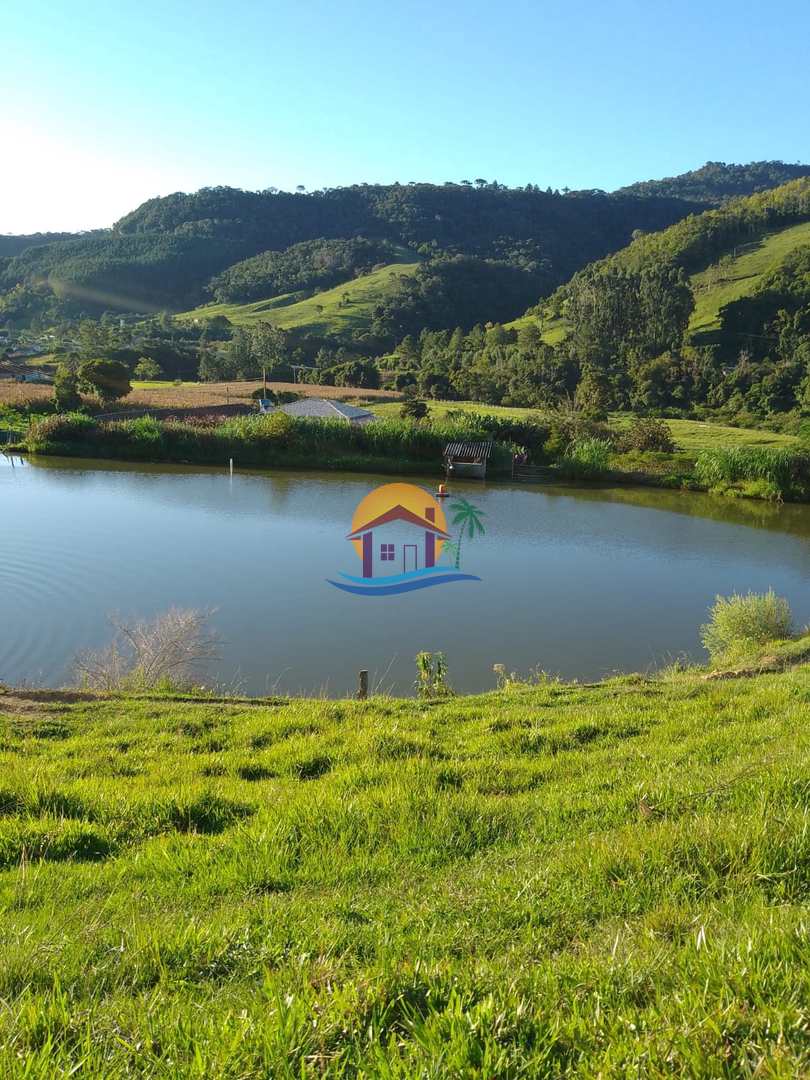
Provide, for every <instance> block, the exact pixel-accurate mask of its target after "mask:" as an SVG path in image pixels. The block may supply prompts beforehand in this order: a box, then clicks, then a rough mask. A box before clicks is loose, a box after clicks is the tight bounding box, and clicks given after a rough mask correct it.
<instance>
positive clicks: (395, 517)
mask: <svg viewBox="0 0 810 1080" xmlns="http://www.w3.org/2000/svg"><path fill="white" fill-rule="evenodd" d="M389 521H407V522H409V524H411V525H418V526H419V528H420V529H425V530H426V531H427V532H432V533H435V534H436V536H438V537H440V538H441V539H443V540H449V539H450V534H449V533H446V532H445V531H444V529H440V528H439V527H438V525H437V524H436V523H435V521H428V519H427V518H424V517H420V516H419V514H415V513H414V512H413V510H406V509H405V507H404V506H401V505H400V504H399V503H397V505H396V506H393V507H392V508H391V509H390V510H386V511H385V513H384V514H380V515H379V517H375V518H374V519H373V520H372V521H367V522H366V524H365V525H361V526H360V528H359V529H355V530H354V531H353V532H350V533H349V535H348V536H347V537H346V539H347V540H359V539H360V537H361V535H362V534H363V533H365V532H368V531H369V530H370V529H376V528H377V526H378V525H385V524H387V523H388V522H389Z"/></svg>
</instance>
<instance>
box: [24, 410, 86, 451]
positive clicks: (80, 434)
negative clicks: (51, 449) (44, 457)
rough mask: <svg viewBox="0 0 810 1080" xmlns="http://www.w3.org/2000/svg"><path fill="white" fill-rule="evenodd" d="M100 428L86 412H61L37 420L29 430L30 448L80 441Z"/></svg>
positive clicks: (35, 448)
mask: <svg viewBox="0 0 810 1080" xmlns="http://www.w3.org/2000/svg"><path fill="white" fill-rule="evenodd" d="M97 428H98V424H97V423H96V421H95V420H94V419H93V418H92V417H90V416H85V415H84V413H76V412H73V413H60V414H58V415H56V416H46V417H45V418H44V419H42V420H35V421H34V423H33V424H31V427H30V428H29V430H28V438H27V444H28V447H29V449H31V450H34V451H36V450H38V449H43V448H44V447H45V446H46V445H47V444H49V443H70V442H79V441H81V440H82V439H84V438H86V437H87V436H88V435H89V434H90V433H91V432H93V431H95V430H96V429H97Z"/></svg>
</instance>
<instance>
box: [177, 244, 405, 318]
mask: <svg viewBox="0 0 810 1080" xmlns="http://www.w3.org/2000/svg"><path fill="white" fill-rule="evenodd" d="M418 266H419V263H418V262H402V263H391V264H390V265H388V266H384V267H382V268H381V269H380V270H374V271H372V272H371V273H370V274H364V275H363V276H362V277H359V278H355V279H354V280H352V281H347V282H344V283H343V284H342V285H337V286H335V288H333V289H326V290H325V291H324V292H321V293H316V294H315V295H314V296H306V295H303V296H302V294H301V293H289V294H287V295H286V296H275V297H273V298H272V299H271V300H256V301H254V302H253V303H250V304H208V305H206V306H205V307H200V308H195V309H194V310H193V311H186V312H184V313H183V314H181V315H178V316H177V318H178V319H181V320H183V319H192V320H205V319H212V318H214V317H215V316H217V315H224V316H225V317H226V318H227V319H228V320H230V322H232V323H233V324H234V325H236V326H251V325H253V324H255V323H259V322H269V323H272V324H273V326H277V327H279V328H280V329H282V330H300V331H306V332H307V333H308V334H313V335H323V336H329V337H340V336H341V334H343V333H346V332H348V331H353V330H357V329H361V328H368V327H369V326H370V325H371V317H372V314H373V311H374V307H375V305H376V304H378V303H379V302H380V300H381V299H383V298H384V297H385V296H388V295H389V294H390V293H391V292H393V289H394V287H395V285H396V283H397V282H398V281H399V280H400V279H401V278H403V277H406V276H407V275H409V274H412V273H413V272H414V271H415V270H416V268H417V267H418Z"/></svg>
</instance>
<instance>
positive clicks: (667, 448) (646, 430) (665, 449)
mask: <svg viewBox="0 0 810 1080" xmlns="http://www.w3.org/2000/svg"><path fill="white" fill-rule="evenodd" d="M619 446H620V448H621V449H622V450H643V451H655V452H657V453H661V454H674V453H675V440H674V439H673V438H672V432H671V430H670V427H669V424H668V423H667V422H666V420H655V419H653V418H652V417H642V416H639V417H637V418H636V419H635V420H634V421H633V422H632V424H631V425H630V427H629V428H628V429H627V430H626V431H623V432H622V433H621V435H620V436H619Z"/></svg>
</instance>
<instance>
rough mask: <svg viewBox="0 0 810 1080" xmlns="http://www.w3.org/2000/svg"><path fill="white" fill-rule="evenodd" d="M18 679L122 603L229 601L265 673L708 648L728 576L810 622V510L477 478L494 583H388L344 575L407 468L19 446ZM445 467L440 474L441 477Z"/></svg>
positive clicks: (226, 655) (591, 667)
mask: <svg viewBox="0 0 810 1080" xmlns="http://www.w3.org/2000/svg"><path fill="white" fill-rule="evenodd" d="M0 465H3V469H2V472H0V615H1V616H3V624H2V625H3V630H2V638H0V681H3V680H8V681H20V680H23V679H27V680H30V681H32V682H40V683H46V684H58V683H60V682H63V681H65V679H66V678H68V675H69V668H70V661H71V657H72V655H73V654H74V653H75V652H76V650H78V649H79V648H83V647H92V646H95V645H99V644H101V643H103V642H104V641H105V639H106V637H107V635H108V628H107V626H106V621H105V620H106V616H107V615H108V614H109V613H110V612H121V613H124V614H130V613H132V614H137V615H151V614H154V613H156V612H159V611H163V610H165V609H167V608H168V607H170V606H172V605H180V606H190V607H202V608H215V609H217V614H216V616H215V623H216V627H217V629H218V630H219V632H220V633H221V635H222V636H223V638H224V642H225V644H224V649H223V659H222V662H221V664H220V665H219V669H218V671H217V672H216V675H217V677H218V678H219V679H220V680H222V681H224V682H229V683H230V682H232V681H233V680H234V679H238V680H239V681H240V685H241V686H242V687H243V688H244V689H245V690H247V691H249V692H254V693H258V692H264V691H265V690H267V689H268V688H271V687H273V686H275V685H278V686H279V687H280V688H282V689H285V690H290V691H297V690H302V689H303V690H309V691H311V690H318V689H322V690H324V692H327V693H332V694H342V693H346V692H348V691H350V690H351V689H352V688H353V686H354V684H355V678H356V672H357V670H358V669H359V668H361V667H364V668H369V669H370V670H371V671H372V672H376V673H377V674H378V677H379V678H383V673H385V672H387V674H385V676H384V686H385V687H386V688H388V689H397V690H409V689H410V686H411V683H412V680H413V657H414V655H415V653H416V652H417V651H419V650H420V649H431V650H436V649H443V650H444V651H445V652H446V653H447V655H448V660H449V663H450V671H451V676H452V679H453V681H454V683H455V685H456V686H457V687H458V688H459V689H461V690H478V689H484V688H487V687H489V686H491V685H492V684H493V675H492V665H493V663H496V662H501V663H505V664H507V666H508V667H509V668H510V669H515V670H522V671H526V670H528V669H529V668H530V667H533V666H536V665H539V666H540V667H542V668H543V669H545V670H548V671H553V672H559V673H561V674H563V675H564V676H566V677H580V678H593V677H598V676H600V675H602V674H604V673H606V672H609V671H613V670H627V669H636V670H638V669H646V668H648V667H650V666H652V665H656V664H658V663H660V662H661V661H662V660H664V659H666V658H667V657H668V656H671V655H673V654H678V653H682V652H685V653H689V654H691V655H694V656H697V655H700V650H699V644H698V635H697V628H698V626H699V624H700V622H701V621H703V620H704V618H705V614H706V610H707V607H708V605H709V604H710V603H711V601H712V599H713V597H714V595H715V594H716V593H728V592H731V591H733V590H735V589H737V590H743V591H744V590H747V589H756V590H760V589H766V588H768V587H771V586H772V587H773V588H775V589H776V590H777V591H778V592H780V593H782V594H784V595H786V596H788V597H789V598H790V600H791V603H792V604H793V607H794V611H795V613H796V615H797V619H798V620H799V621H807V620H810V595H809V594H808V589H807V582H808V574H810V508H808V507H805V506H781V507H780V506H772V505H769V504H763V503H752V502H743V501H733V500H718V499H712V498H710V497H708V496H701V495H694V494H687V493H681V492H670V491H661V490H656V489H649V490H648V489H624V488H621V489H616V488H614V489H585V490H583V489H568V488H562V487H549V488H534V487H528V486H516V487H513V486H510V485H502V484H494V483H493V484H489V485H481V484H477V483H474V482H470V483H456V484H454V485H453V489H454V492H455V493H459V494H464V495H465V496H466V497H468V498H469V499H471V500H473V501H474V502H475V503H476V504H477V505H478V506H480V507H481V508H482V509H483V510H484V512H485V514H486V519H485V520H486V522H487V533H486V535H485V536H484V537H483V538H480V539H476V540H475V541H474V542H472V543H471V544H469V545H468V546H467V547H466V550H465V556H464V565H465V569H468V570H470V571H471V572H473V573H475V574H478V575H480V576H481V578H482V580H481V582H470V583H457V584H453V585H448V586H446V587H442V588H439V589H433V590H426V591H425V593H410V594H407V595H404V596H393V597H389V598H386V599H381V598H363V597H356V596H350V595H347V594H344V593H340V592H338V591H337V590H335V589H333V588H331V587H330V586H328V585H327V584H326V579H327V578H330V577H334V576H335V574H336V573H339V572H340V571H342V570H343V571H347V572H351V573H354V572H357V569H358V568H357V557H356V555H355V553H354V550H353V548H352V546H351V545H350V544H348V543H347V542H346V540H345V536H346V533H347V531H348V526H349V523H350V521H351V516H352V512H353V510H354V506H355V505H356V503H357V502H358V501H359V500H360V499H361V498H362V497H363V496H364V495H365V494H366V493H367V492H368V491H369V490H370V489H371V488H372V487H374V486H376V485H377V484H379V483H385V482H387V480H388V479H390V478H386V477H379V476H370V475H369V476H364V475H356V474H351V475H349V474H340V473H315V472H307V473H293V472H283V473H282V472H279V473H273V474H270V473H251V472H245V473H243V472H237V473H236V475H235V476H234V477H233V479H232V480H231V479H230V478H229V476H228V470H227V467H225V468H222V469H202V468H184V467H179V466H178V467H149V466H147V467H132V466H130V465H123V464H103V465H100V464H98V463H92V464H90V463H88V462H80V461H70V460H55V459H47V460H42V461H39V460H32V461H31V462H30V463H29V464H22V465H20V462H19V459H17V461H16V463H11V462H9V461H7V460H6V461H3V455H0ZM423 483H424V486H426V487H428V488H429V489H432V488H433V487H434V485H435V481H434V480H429V479H426V480H424V481H423Z"/></svg>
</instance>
